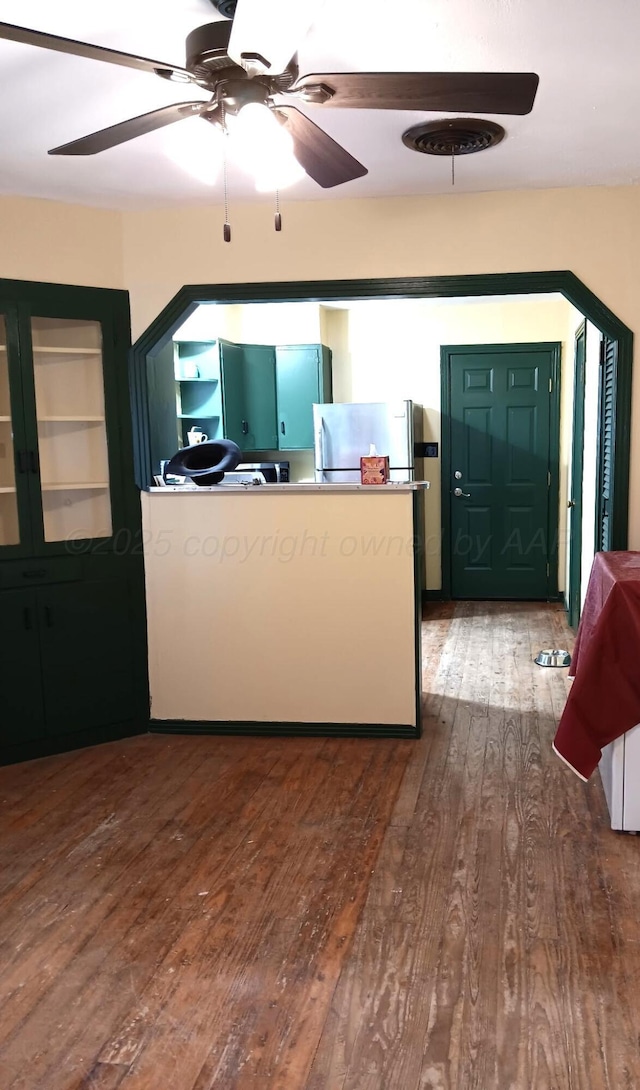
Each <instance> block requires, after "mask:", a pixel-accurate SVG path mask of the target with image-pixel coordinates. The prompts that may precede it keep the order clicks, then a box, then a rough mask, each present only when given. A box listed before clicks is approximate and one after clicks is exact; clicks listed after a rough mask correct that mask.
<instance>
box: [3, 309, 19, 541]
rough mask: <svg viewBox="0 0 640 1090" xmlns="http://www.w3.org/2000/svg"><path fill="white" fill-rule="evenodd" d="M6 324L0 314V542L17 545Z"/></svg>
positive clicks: (16, 503)
mask: <svg viewBox="0 0 640 1090" xmlns="http://www.w3.org/2000/svg"><path fill="white" fill-rule="evenodd" d="M19 544H20V529H19V526H18V497H17V494H16V476H15V462H14V457H13V423H12V420H11V399H10V397H9V357H8V354H7V336H6V326H5V321H4V318H3V316H2V315H1V314H0V545H19Z"/></svg>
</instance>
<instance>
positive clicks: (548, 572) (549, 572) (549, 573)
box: [547, 564, 551, 579]
mask: <svg viewBox="0 0 640 1090" xmlns="http://www.w3.org/2000/svg"><path fill="white" fill-rule="evenodd" d="M550 575H551V565H550V564H547V579H548V578H549V576H550Z"/></svg>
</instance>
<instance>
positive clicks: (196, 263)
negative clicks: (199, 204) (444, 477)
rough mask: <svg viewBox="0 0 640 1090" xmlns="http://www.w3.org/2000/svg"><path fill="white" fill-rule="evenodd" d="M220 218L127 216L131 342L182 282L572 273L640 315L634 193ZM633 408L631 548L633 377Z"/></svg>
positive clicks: (502, 197)
mask: <svg viewBox="0 0 640 1090" xmlns="http://www.w3.org/2000/svg"><path fill="white" fill-rule="evenodd" d="M222 222H223V218H222V211H221V209H220V208H218V207H216V208H210V209H182V210H180V209H167V210H164V211H153V212H146V213H126V214H125V215H124V217H123V223H124V277H125V281H126V284H127V287H128V288H129V290H130V292H131V303H132V311H133V329H134V336H138V335H140V334H141V333H142V332H143V331H144V329H145V328H146V327H147V326H148V325H149V323H150V322H151V321H152V320H153V319H154V318H155V317H156V315H157V314H158V313H159V311H160V310H161V309H162V308H163V307H164V306H165V305H166V304H167V303H168V302H169V300H170V299H171V298H172V297H173V295H174V294H175V293H176V292H177V291H178V289H179V288H180V287H181V286H182V285H183V284H207V283H209V284H216V283H218V284H228V283H242V282H247V281H250V282H256V281H274V280H279V281H298V280H323V279H328V280H342V279H354V278H369V277H374V278H376V277H405V276H430V275H463V274H470V273H492V272H530V271H535V270H550V269H570V270H571V271H573V272H574V273H575V274H576V275H577V276H578V277H580V279H581V280H583V281H584V283H585V284H586V285H587V287H589V288H590V289H591V290H592V291H593V292H594V293H595V294H596V295H598V296H599V297H600V298H601V299H602V301H603V302H604V303H606V304H607V305H608V306H609V307H610V308H611V309H612V310H613V311H614V312H615V313H616V314H617V315H618V316H619V317H620V318H621V319H622V320H623V321H624V322H626V323H627V325H629V326H630V327H631V329H634V328H635V326H636V316H637V314H638V313H640V263H639V260H638V254H639V253H640V187H637V186H629V187H619V188H604V187H590V188H588V187H585V188H582V189H557V190H531V191H519V192H501V193H481V194H455V195H451V196H449V195H447V196H442V197H424V198H421V197H410V198H409V197H408V198H404V199H401V198H394V199H388V200H361V201H349V200H344V201H335V200H332V201H322V200H321V201H317V202H313V203H307V202H300V203H291V204H286V203H285V205H284V207H283V230H282V232H281V233H280V234H276V233H275V232H274V231H273V223H272V216H271V210H270V207H268V206H267V205H266V204H264V205H262V204H256V205H251V206H242V207H238V208H236V209H234V215H233V242H231V243H224V242H223V241H222ZM204 240H206V242H207V244H206V245H204V244H203V242H204ZM633 404H634V412H633V422H632V450H631V488H630V497H631V503H630V520H629V541H630V546H631V547H632V548H640V386H639V384H638V381H636V382H635V383H634V390H633ZM432 498H433V497H432Z"/></svg>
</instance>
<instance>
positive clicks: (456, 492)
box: [453, 488, 471, 500]
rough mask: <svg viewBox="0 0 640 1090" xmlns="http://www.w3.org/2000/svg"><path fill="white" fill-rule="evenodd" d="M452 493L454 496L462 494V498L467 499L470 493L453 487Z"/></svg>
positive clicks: (469, 497)
mask: <svg viewBox="0 0 640 1090" xmlns="http://www.w3.org/2000/svg"><path fill="white" fill-rule="evenodd" d="M453 494H454V496H464V498H465V499H467V500H470V499H471V493H470V492H463V491H462V489H461V488H454V490H453Z"/></svg>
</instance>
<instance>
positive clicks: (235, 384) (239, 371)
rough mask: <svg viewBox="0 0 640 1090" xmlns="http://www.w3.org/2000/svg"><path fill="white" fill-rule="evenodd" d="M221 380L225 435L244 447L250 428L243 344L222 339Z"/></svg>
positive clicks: (241, 447)
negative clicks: (247, 416)
mask: <svg viewBox="0 0 640 1090" xmlns="http://www.w3.org/2000/svg"><path fill="white" fill-rule="evenodd" d="M219 344H220V380H221V383H222V414H223V420H224V437H225V439H231V440H232V441H233V442H234V443H237V444H238V446H239V447H240V449H241V450H243V449H244V446H245V440H246V434H247V432H248V430H249V426H248V424H247V420H246V417H245V412H244V371H243V366H242V365H243V360H244V353H243V348H242V345H240V344H232V343H231V342H230V341H222V340H221V341H220V342H219Z"/></svg>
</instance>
